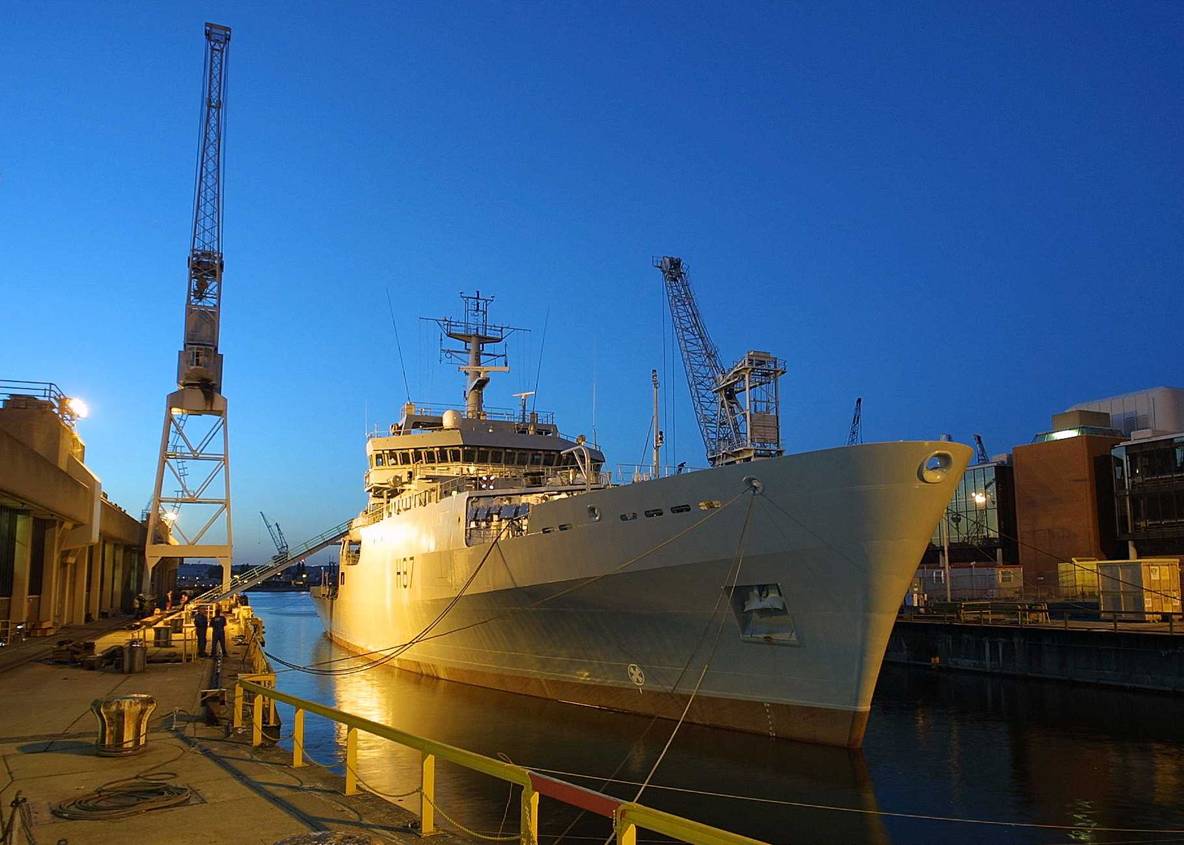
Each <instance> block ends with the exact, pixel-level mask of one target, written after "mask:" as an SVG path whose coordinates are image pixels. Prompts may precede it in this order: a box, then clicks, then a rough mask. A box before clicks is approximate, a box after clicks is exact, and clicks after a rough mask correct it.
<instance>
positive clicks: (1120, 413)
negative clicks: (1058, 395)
mask: <svg viewBox="0 0 1184 845" xmlns="http://www.w3.org/2000/svg"><path fill="white" fill-rule="evenodd" d="M1069 410H1070V411H1096V412H1099V413H1103V414H1106V415H1107V416H1109V417H1110V427H1111V428H1113V429H1116V430H1117V431H1119V432H1120V433H1121V434H1124V435H1126V436H1127V437H1130V438H1134V437H1136V436H1137V435H1139V434H1141V436H1143V437H1154V436H1156V435H1160V434H1171V433H1174V432H1180V431H1184V389H1182V388H1179V387H1152V388H1149V389H1147V390H1137V391H1134V392H1133V393H1124V394H1122V395H1120V396H1109V397H1107V398H1105V399H1094V400H1092V401H1089V402H1081V403H1079V404H1077V405H1074V406H1073V407H1072V408H1070V409H1069Z"/></svg>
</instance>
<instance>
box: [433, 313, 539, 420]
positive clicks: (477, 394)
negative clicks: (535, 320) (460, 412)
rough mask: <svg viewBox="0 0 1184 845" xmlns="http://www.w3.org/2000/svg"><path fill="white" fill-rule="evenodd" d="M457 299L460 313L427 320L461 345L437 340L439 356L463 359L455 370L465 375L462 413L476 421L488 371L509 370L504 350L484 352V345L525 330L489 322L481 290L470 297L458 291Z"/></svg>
mask: <svg viewBox="0 0 1184 845" xmlns="http://www.w3.org/2000/svg"><path fill="white" fill-rule="evenodd" d="M460 298H461V301H462V302H463V303H464V314H463V316H461V317H459V318H453V317H438V318H433V319H432V320H431V322H433V323H435V324H436V325H437V326H439V327H440V333H441V334H442V335H444V336H445V337H449V338H451V339H452V340H455V341H459V342H460V343H461V344H463V346H462V348H460V349H450V348H448V347H447V346H444V345H443V340H441V345H440V355H441V356H442V357H444V358H447V359H449V360H453V361H461V362H463V363H462V364H461V366H460V367H459V369H460V371H461V372H462V373H464V374H465V375H466V376H467V377H468V382H467V384H466V385H465V416H467V417H468V418H469V419H476V420H479V419H484V418H485V411H484V405H483V402H482V397H483V395H484V391H485V386H486V385H487V384H489V374H490V373H508V372H509V371H510V368H509V366H508V364H507V356H506V353H505V352H487V351H486V349H485V347H487V346H496V345H497V344H500V343H503V342H504V341H505V339H506V338H507V337H509V336H510V335H512V334H513V333H514V332H524V331H526V329H518V328H514V327H513V326H502V325H498V324H496V323H491V322H489V304H490V303H491V302H493V297H492V296H482V295H481V291H477V292H476V293H474V294H473V295H471V296H470V295H468V294H466V293H461V295H460ZM499 362H500V363H499Z"/></svg>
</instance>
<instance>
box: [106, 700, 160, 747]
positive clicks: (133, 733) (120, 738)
mask: <svg viewBox="0 0 1184 845" xmlns="http://www.w3.org/2000/svg"><path fill="white" fill-rule="evenodd" d="M90 709H91V711H92V712H93V713H94V714H95V717H96V718H98V720H99V738H98V740H97V741H96V742H95V745H96V747H97V749H98V753H99V755H100V756H102V757H122V756H125V755H129V754H138V753H139V752H141V751H143V750H144V747H145V746H146V745H147V744H148V723H149V721H150V720H151V718H152V711H153V710H155V709H156V699H155V698H153V697H152V696H150V695H122V696H118V697H115V698H107V699H101V698H96V699H95V700H94V701H92V702H91V705H90Z"/></svg>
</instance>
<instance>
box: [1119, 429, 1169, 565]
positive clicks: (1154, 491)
mask: <svg viewBox="0 0 1184 845" xmlns="http://www.w3.org/2000/svg"><path fill="white" fill-rule="evenodd" d="M1113 455H1114V473H1115V478H1114V481H1115V485H1114V486H1115V489H1116V490H1117V493H1118V495H1117V497H1116V499H1117V500H1116V505H1117V523H1118V537H1119V539H1120V540H1123V541H1125V542H1126V543H1127V546H1128V549H1127V554H1128V556H1129V557H1131V558H1136V557H1149V556H1155V555H1173V556H1177V555H1184V432H1181V433H1175V434H1166V435H1160V436H1159V437H1147V438H1142V439H1139V440H1128V441H1127V442H1125V443H1123V444H1121V445H1119V446H1117V447H1115V448H1114V450H1113Z"/></svg>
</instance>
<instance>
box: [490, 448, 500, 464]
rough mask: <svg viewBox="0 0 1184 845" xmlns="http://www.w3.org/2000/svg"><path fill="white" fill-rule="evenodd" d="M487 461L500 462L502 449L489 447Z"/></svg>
mask: <svg viewBox="0 0 1184 845" xmlns="http://www.w3.org/2000/svg"><path fill="white" fill-rule="evenodd" d="M489 462H490V463H491V464H500V463H502V450H501V449H490V450H489Z"/></svg>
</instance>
